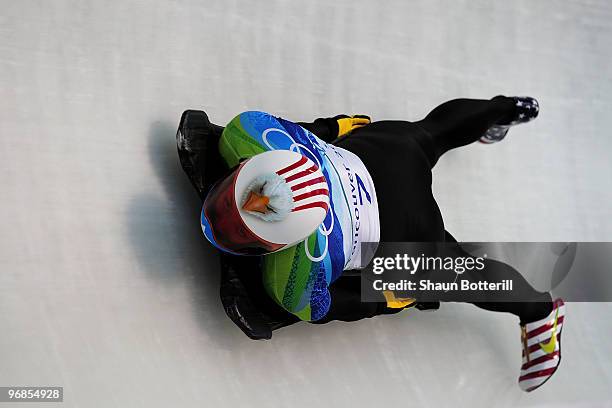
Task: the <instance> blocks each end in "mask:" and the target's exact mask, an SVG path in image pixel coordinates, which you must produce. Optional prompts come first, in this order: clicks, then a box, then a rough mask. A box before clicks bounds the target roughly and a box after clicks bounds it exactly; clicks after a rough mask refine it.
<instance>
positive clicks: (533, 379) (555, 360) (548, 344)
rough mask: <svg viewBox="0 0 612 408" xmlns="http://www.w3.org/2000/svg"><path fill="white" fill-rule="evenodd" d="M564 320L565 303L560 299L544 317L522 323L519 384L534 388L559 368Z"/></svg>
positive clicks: (526, 387) (528, 389) (525, 389)
mask: <svg viewBox="0 0 612 408" xmlns="http://www.w3.org/2000/svg"><path fill="white" fill-rule="evenodd" d="M564 319H565V304H564V303H563V300H561V299H557V300H555V301H554V303H553V310H552V312H551V313H550V315H548V317H545V318H544V319H542V320H538V321H536V322H533V323H527V324H526V325H524V326H521V341H522V343H523V365H522V366H521V374H520V377H519V386H520V387H521V389H522V390H523V391H527V392H529V391H533V390H535V389H536V388H538V387H540V386H541V385H542V384H544V383H545V382H546V381H548V379H549V378H550V377H552V375H553V374H554V373H555V371H557V368H558V367H559V363H560V362H561V330H562V329H563V323H564Z"/></svg>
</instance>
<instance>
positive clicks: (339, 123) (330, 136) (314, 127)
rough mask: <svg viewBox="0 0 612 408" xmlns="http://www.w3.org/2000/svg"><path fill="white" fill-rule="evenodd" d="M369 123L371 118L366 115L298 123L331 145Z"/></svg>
mask: <svg viewBox="0 0 612 408" xmlns="http://www.w3.org/2000/svg"><path fill="white" fill-rule="evenodd" d="M368 123H370V117H369V116H366V115H354V116H348V115H338V116H334V117H333V118H319V119H316V120H315V121H314V122H298V124H299V125H300V126H302V127H303V128H305V129H307V130H309V131H311V132H312V133H314V134H315V135H316V136H317V137H319V138H320V139H321V140H323V141H324V142H327V143H331V142H333V141H334V140H336V139H337V138H339V137H342V136H344V135H346V134H348V133H349V132H351V131H352V130H353V129H357V128H359V127H362V126H365V125H367V124H368Z"/></svg>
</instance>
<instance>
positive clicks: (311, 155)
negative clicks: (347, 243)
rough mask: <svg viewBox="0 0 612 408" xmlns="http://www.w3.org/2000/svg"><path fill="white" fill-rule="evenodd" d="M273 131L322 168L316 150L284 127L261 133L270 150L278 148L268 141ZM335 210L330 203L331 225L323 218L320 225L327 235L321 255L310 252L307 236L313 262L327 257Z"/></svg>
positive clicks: (320, 228)
mask: <svg viewBox="0 0 612 408" xmlns="http://www.w3.org/2000/svg"><path fill="white" fill-rule="evenodd" d="M273 132H276V133H280V134H282V135H283V136H285V137H287V139H289V141H290V143H291V144H290V145H289V148H288V149H287V150H290V151H292V152H295V153H300V154H302V155H304V156H307V157H308V158H310V159H312V160H313V161H315V162H316V164H317V166H318V167H319V168H322V167H321V162H320V161H319V158H318V157H317V156H316V155H315V154H314V152H312V151H311V150H310V149H309V148H308V147H306V146H304V145H303V144H302V143H298V142H296V141H295V140H294V139H293V137H292V136H291V135H290V134H289V133H287V132H286V131H284V130H282V129H278V128H268V129H266V130H264V131H263V133H262V134H261V138H262V140H263V142H264V143H265V145H266V146H267V147H268V148H269V149H270V150H277V149H276V148H275V147H273V146H272V145H271V143H270V142H269V141H268V135H269V134H270V133H273ZM305 133H306V132H305ZM302 149H303V150H302ZM305 152H307V153H308V154H304V153H305ZM333 211H334V208H333V206H331V205H330V206H329V212H328V213H327V216H326V217H325V219H327V217H329V218H330V219H331V225H330V226H329V228H326V227H325V219H324V220H323V222H322V223H321V225H319V228H318V230H319V232H320V233H321V235H323V236H324V237H325V246H324V249H323V251H322V252H321V255H320V256H318V257H315V256H313V255H312V254H311V253H310V252H309V250H308V238H310V237H306V239H304V252H305V253H306V256H307V257H308V259H310V260H311V261H312V262H320V261H322V260H323V259H325V257H326V256H327V252H328V246H329V238H328V236H329V234H331V233H332V231H333V230H334V212H333Z"/></svg>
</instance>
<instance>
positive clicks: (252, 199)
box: [242, 191, 270, 214]
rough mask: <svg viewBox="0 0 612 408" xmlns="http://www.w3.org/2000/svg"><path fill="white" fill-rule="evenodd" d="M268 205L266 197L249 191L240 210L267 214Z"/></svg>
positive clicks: (268, 201)
mask: <svg viewBox="0 0 612 408" xmlns="http://www.w3.org/2000/svg"><path fill="white" fill-rule="evenodd" d="M269 203H270V198H269V197H268V196H265V195H262V194H259V193H256V192H254V191H251V192H250V193H249V196H248V197H247V199H246V202H245V203H244V205H243V206H242V209H243V210H246V211H254V212H258V213H262V214H267V213H269V212H270V210H269V208H268V204H269Z"/></svg>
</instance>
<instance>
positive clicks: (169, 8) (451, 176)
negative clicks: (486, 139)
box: [0, 0, 612, 408]
mask: <svg viewBox="0 0 612 408" xmlns="http://www.w3.org/2000/svg"><path fill="white" fill-rule="evenodd" d="M610 21H612V5H611V3H610V2H608V1H606V0H572V1H569V0H568V1H550V0H538V1H529V0H520V1H502V0H495V1H492V0H470V1H467V0H457V1H443V0H421V1H412V0H410V1H401V0H395V1H384V2H383V1H371V2H363V1H345V0H343V1H333V2H332V1H321V0H319V1H280V0H271V1H266V2H263V1H261V2H255V1H236V0H227V1H210V0H208V1H197V0H175V1H170V0H156V1H143V0H105V1H92V0H87V1H84V0H53V1H42V0H23V1H15V0H12V1H11V0H0V183H1V188H0V222H1V232H0V386H9V385H59V386H63V387H64V390H65V402H64V403H63V404H62V405H61V406H64V407H104V408H109V407H130V408H131V407H146V408H152V407H225V406H227V407H230V406H232V407H246V406H266V407H326V406H335V407H350V406H355V407H357V406H363V407H380V406H398V407H399V406H406V407H437V406H443V407H477V406H482V407H491V406H508V407H514V406H530V407H536V406H541V407H565V406H580V407H584V406H592V407H600V406H603V405H606V404H607V406H610V405H611V404H612V403H611V402H610V401H611V397H610V395H612V393H611V391H610V389H611V388H612V359H611V357H610V356H611V355H612V341H611V340H610V339H611V338H612V325H611V324H610V321H611V320H610V316H609V315H610V314H611V313H612V305H610V304H570V305H569V307H568V313H569V314H568V318H567V324H566V326H565V329H564V337H563V362H562V365H561V368H560V370H559V371H558V372H557V374H556V375H555V376H554V378H553V379H551V381H549V383H548V384H546V385H545V386H544V387H543V388H542V389H540V390H538V391H537V392H535V393H532V394H524V393H522V392H521V391H520V390H519V388H518V386H517V383H516V382H517V375H518V372H519V365H520V343H519V330H518V325H517V322H516V320H515V318H513V317H512V316H509V315H508V316H506V315H499V314H494V313H488V312H485V311H482V310H479V309H477V308H475V307H473V306H470V305H444V306H443V308H442V309H441V310H440V311H438V312H435V313H430V314H427V313H419V312H417V311H407V312H405V313H402V314H400V315H397V316H393V317H380V318H376V319H370V320H368V321H361V322H358V323H351V324H346V323H337V324H329V325H325V326H312V325H308V324H300V325H296V326H293V327H290V328H287V329H285V330H282V331H279V332H276V333H275V335H274V338H273V340H272V341H269V342H253V341H250V340H248V339H247V338H246V337H245V336H244V335H243V334H242V333H241V332H240V331H239V330H238V329H237V328H235V327H234V326H233V324H232V323H231V322H230V321H229V320H228V319H227V318H226V317H225V315H224V313H223V310H222V308H221V305H220V302H219V300H218V295H217V292H218V277H217V267H216V264H215V261H214V254H213V251H212V250H211V248H210V246H209V245H208V244H207V243H206V242H205V239H204V238H203V236H202V234H201V232H200V228H199V225H198V213H199V208H198V199H197V197H196V196H195V194H194V193H193V192H192V191H191V187H190V185H189V183H188V181H187V179H186V178H185V177H184V176H183V174H182V172H181V169H180V167H179V163H178V160H177V155H176V151H175V145H174V131H175V127H176V124H177V122H178V118H179V115H180V113H181V112H182V111H183V110H184V109H186V108H200V109H204V110H206V111H207V112H208V113H209V115H210V117H211V119H212V120H213V121H216V122H217V123H224V122H226V121H227V120H229V119H230V118H231V117H233V116H234V115H235V114H237V113H239V112H240V111H243V110H246V109H260V110H266V111H269V112H272V113H274V114H277V115H282V116H284V117H286V118H288V119H294V120H298V119H311V118H315V117H317V116H321V115H334V114H337V113H345V112H346V113H366V114H370V115H372V117H374V118H375V119H385V118H394V119H407V120H414V119H419V118H420V117H422V116H423V115H424V114H426V113H427V112H428V110H429V109H431V108H433V107H434V106H435V105H437V104H438V103H440V102H442V101H444V100H446V99H451V98H455V97H480V98H489V97H492V96H494V95H496V94H509V95H512V94H528V95H534V96H536V97H538V99H539V100H540V102H541V106H542V110H541V116H540V118H539V119H538V120H537V121H536V122H534V123H533V124H529V125H526V126H521V127H519V128H517V129H515V130H513V131H512V132H511V134H510V135H509V140H508V141H507V142H504V143H501V144H498V145H495V146H484V145H473V146H469V147H467V148H464V149H461V150H457V151H454V152H451V153H450V154H448V155H447V156H446V157H445V158H443V159H442V160H441V162H440V163H439V165H438V166H437V168H436V170H435V175H434V177H435V182H434V183H435V186H434V187H435V194H436V197H437V199H438V201H439V204H440V207H441V209H442V211H443V214H444V217H445V221H446V224H447V228H448V229H449V230H450V231H452V232H453V234H455V235H456V237H457V238H458V239H460V240H465V241H468V240H472V241H482V240H495V241H504V240H508V241H512V240H516V241H523V240H524V241H537V240H543V241H555V240H559V241H588V240H594V241H606V240H612V210H611V202H612V189H611V187H612V183H611V181H610V180H611V177H612V160H610V156H611V152H612V135H611V132H610V126H609V125H610V121H611V120H612V119H611V117H610V115H611V114H612V111H611V107H612V79H611V78H612V77H611V76H610V66H612V47H611V44H612V24H611V23H610ZM391 404H395V405H391ZM9 405H10V404H6V406H9ZM0 406H5V405H3V404H1V403H0ZM42 406H46V407H50V406H53V404H45V405H42Z"/></svg>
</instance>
